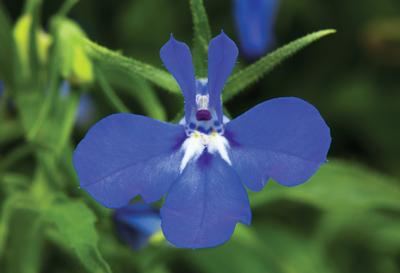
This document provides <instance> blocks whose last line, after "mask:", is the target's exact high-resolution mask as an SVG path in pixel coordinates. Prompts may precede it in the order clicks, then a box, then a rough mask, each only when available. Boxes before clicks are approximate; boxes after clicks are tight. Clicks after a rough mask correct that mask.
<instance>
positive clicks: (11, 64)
mask: <svg viewBox="0 0 400 273" xmlns="http://www.w3.org/2000/svg"><path fill="white" fill-rule="evenodd" d="M0 26H1V27H0V45H1V50H0V78H2V79H3V80H4V81H5V82H6V84H10V85H14V84H15V75H16V74H15V73H14V72H15V70H16V67H15V66H16V64H17V62H16V60H17V55H16V52H15V44H14V38H13V34H12V27H11V22H10V19H9V17H8V16H7V14H6V13H5V10H4V7H3V4H2V3H0ZM2 132H4V131H2Z"/></svg>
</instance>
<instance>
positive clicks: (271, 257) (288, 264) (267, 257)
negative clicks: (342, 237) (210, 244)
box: [187, 224, 330, 273]
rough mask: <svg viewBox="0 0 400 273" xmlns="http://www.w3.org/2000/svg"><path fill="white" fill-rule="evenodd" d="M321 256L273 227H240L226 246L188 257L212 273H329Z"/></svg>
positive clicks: (307, 243) (304, 242)
mask: <svg viewBox="0 0 400 273" xmlns="http://www.w3.org/2000/svg"><path fill="white" fill-rule="evenodd" d="M244 234H245V236H243V235H244ZM239 238H240V239H239ZM321 254H322V253H319V252H318V249H317V248H315V247H314V245H313V242H311V241H310V240H307V239H306V238H301V237H300V236H298V235H296V234H294V233H292V232H290V231H289V230H286V229H285V228H282V227H281V226H274V225H271V224H269V225H259V226H257V228H256V227H255V226H251V227H244V226H240V225H239V226H238V227H237V228H236V230H235V233H234V235H233V237H232V238H231V240H230V241H228V242H227V243H226V244H225V245H223V246H219V247H217V248H212V249H205V250H201V251H197V252H189V253H187V256H188V258H189V259H191V260H192V261H193V262H194V263H195V264H196V265H197V266H198V267H199V268H201V269H202V270H203V271H204V272H210V273H211V272H232V273H242V272H252V273H258V272H259V273H264V272H269V273H297V272H325V273H328V272H330V271H328V270H327V266H326V264H325V261H324V260H323V258H322V255H321Z"/></svg>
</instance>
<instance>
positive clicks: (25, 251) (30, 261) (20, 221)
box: [1, 204, 43, 273]
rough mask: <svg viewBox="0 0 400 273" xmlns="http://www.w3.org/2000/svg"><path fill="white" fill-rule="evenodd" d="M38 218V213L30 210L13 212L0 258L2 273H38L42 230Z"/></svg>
mask: <svg viewBox="0 0 400 273" xmlns="http://www.w3.org/2000/svg"><path fill="white" fill-rule="evenodd" d="M32 205H33V204H31V206H32ZM38 216H39V212H38V211H37V210H34V209H31V208H18V209H15V210H14V211H13V213H12V215H11V217H10V221H9V232H8V236H7V246H6V251H5V254H4V256H2V257H3V258H4V259H3V260H2V262H4V265H2V266H1V268H2V272H3V270H4V272H5V273H17V272H18V273H39V272H40V269H41V262H42V249H43V229H42V225H41V219H40V217H38Z"/></svg>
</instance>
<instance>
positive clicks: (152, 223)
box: [113, 203, 161, 249]
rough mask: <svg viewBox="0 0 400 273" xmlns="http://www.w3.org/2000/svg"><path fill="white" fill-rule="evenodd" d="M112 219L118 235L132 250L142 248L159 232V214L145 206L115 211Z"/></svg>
mask: <svg viewBox="0 0 400 273" xmlns="http://www.w3.org/2000/svg"><path fill="white" fill-rule="evenodd" d="M113 219H114V224H115V228H116V229H117V232H118V235H119V236H120V237H121V239H122V240H123V241H125V242H126V243H128V244H129V245H130V246H131V247H132V248H133V249H140V248H142V247H144V246H145V245H146V244H147V243H148V242H149V241H151V240H152V238H155V237H156V236H157V234H158V233H159V231H161V219H160V214H159V212H158V211H156V210H155V209H153V208H152V207H150V206H149V205H146V204H140V203H137V204H133V205H129V206H126V207H123V208H120V209H117V210H115V212H114V215H113Z"/></svg>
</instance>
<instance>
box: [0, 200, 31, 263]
mask: <svg viewBox="0 0 400 273" xmlns="http://www.w3.org/2000/svg"><path fill="white" fill-rule="evenodd" d="M32 207H33V204H32V200H31V198H30V197H29V196H28V195H26V194H22V193H16V194H13V195H11V196H9V197H8V198H7V199H5V200H4V202H3V205H2V207H1V214H0V257H2V256H3V255H4V252H5V244H6V242H7V238H8V235H9V232H10V222H11V218H12V215H13V213H14V211H15V210H17V209H27V208H32Z"/></svg>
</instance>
